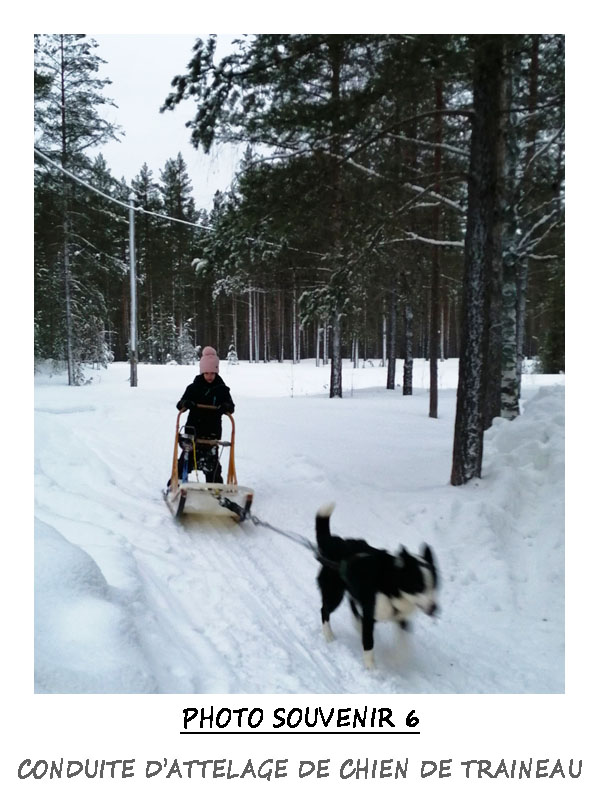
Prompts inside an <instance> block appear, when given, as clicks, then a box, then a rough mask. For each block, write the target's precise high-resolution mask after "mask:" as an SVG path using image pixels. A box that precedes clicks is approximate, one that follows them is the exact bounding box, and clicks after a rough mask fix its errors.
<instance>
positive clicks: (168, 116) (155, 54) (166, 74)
mask: <svg viewBox="0 0 600 800" xmlns="http://www.w3.org/2000/svg"><path fill="white" fill-rule="evenodd" d="M89 36H90V38H92V39H95V40H96V41H97V42H98V48H97V49H96V54H97V55H98V56H100V58H102V59H104V61H106V62H107V63H106V64H105V65H104V67H103V71H102V73H101V76H102V77H107V78H110V80H111V81H112V84H111V85H110V86H107V87H106V89H105V92H104V93H105V95H106V96H107V97H109V98H111V99H112V100H114V102H115V103H116V104H117V106H118V108H116V109H115V108H110V110H109V111H108V113H106V114H104V112H103V115H105V116H106V118H107V119H109V120H110V121H111V122H115V123H116V124H118V125H120V126H121V127H122V128H123V129H124V132H125V135H124V136H123V137H122V138H121V140H120V141H119V142H112V143H110V144H108V145H103V146H102V148H101V152H102V154H103V155H104V157H105V158H106V161H107V163H108V166H109V167H110V170H111V172H112V174H113V175H114V176H115V177H116V178H121V177H124V178H125V179H126V181H127V182H130V181H131V179H132V178H134V177H135V176H136V175H137V174H138V173H139V171H140V169H141V167H142V165H143V164H144V162H146V163H147V164H148V166H149V167H150V169H151V170H152V172H153V176H154V178H155V179H156V180H159V179H160V171H161V170H162V169H163V168H164V166H165V162H166V161H167V159H168V158H175V157H176V156H177V153H179V152H181V154H182V155H183V158H184V160H185V162H186V164H187V167H188V173H189V176H190V178H191V181H192V184H193V188H194V197H195V200H196V202H197V205H198V207H202V208H210V207H211V206H212V198H213V195H214V193H215V191H216V190H217V189H226V188H227V187H228V186H229V184H230V182H231V180H232V178H233V175H234V172H235V167H236V163H237V154H238V152H241V151H242V149H243V148H231V147H225V146H216V147H214V148H213V150H211V153H210V154H209V155H208V156H207V155H204V153H203V152H202V151H201V150H200V151H198V150H195V149H194V148H193V147H192V145H191V144H190V131H189V129H187V128H186V127H185V123H186V121H187V120H189V119H191V118H192V117H193V115H194V104H193V103H192V102H186V103H183V104H181V105H180V106H178V107H177V108H176V110H175V111H165V112H164V113H163V114H161V113H160V111H159V109H160V107H161V105H162V103H163V102H164V100H165V98H166V96H167V95H168V94H169V92H170V91H171V80H172V79H173V78H174V77H175V75H181V74H183V73H185V72H187V64H188V62H189V61H190V59H191V57H192V48H193V45H194V42H195V41H196V39H197V38H202V39H204V38H206V37H207V34H196V35H187V34H165V35H162V34H89ZM232 38H234V35H231V34H219V37H218V41H219V42H222V43H223V44H222V46H223V51H225V50H226V49H227V48H228V47H229V46H230V42H231V39H232Z"/></svg>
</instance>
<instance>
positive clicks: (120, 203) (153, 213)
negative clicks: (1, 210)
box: [33, 147, 214, 231]
mask: <svg viewBox="0 0 600 800" xmlns="http://www.w3.org/2000/svg"><path fill="white" fill-rule="evenodd" d="M33 150H34V152H35V154H36V155H38V156H39V157H40V158H43V159H44V161H47V162H48V164H50V165H51V166H53V167H55V168H56V169H58V170H60V171H61V172H64V174H65V175H68V177H69V178H72V179H73V180H74V181H77V183H80V184H81V185H82V186H85V187H86V189H89V190H90V191H91V192H96V194H99V195H100V196H101V197H104V198H105V199H106V200H111V201H112V202H113V203H116V204H117V205H118V206H122V207H123V208H126V209H127V211H129V210H130V205H129V203H124V202H123V201H122V200H117V199H116V197H111V196H110V195H109V194H106V193H105V192H101V191H100V189H96V187H95V186H92V185H91V184H90V183H87V182H86V181H84V180H82V179H81V178H78V177H77V175H73V173H72V172H69V170H68V169H65V168H64V167H61V165H60V164H57V163H56V162H55V161H53V160H52V159H51V158H48V156H47V155H45V154H44V153H42V152H41V151H40V150H38V149H37V147H34V148H33ZM134 211H139V212H140V213H141V214H149V215H150V216H152V217H160V218H161V219H168V220H170V221H171V222H181V223H182V224H183V225H191V226H192V227H194V228H202V229H203V230H206V231H213V230H214V227H213V226H212V225H201V224H200V223H199V222H189V221H188V220H186V219H178V218H177V217H169V216H168V215H167V214H159V213H158V212H156V211H147V210H146V209H145V208H142V207H141V206H137V207H134Z"/></svg>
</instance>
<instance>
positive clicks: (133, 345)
mask: <svg viewBox="0 0 600 800" xmlns="http://www.w3.org/2000/svg"><path fill="white" fill-rule="evenodd" d="M134 202H135V195H134V193H133V192H131V194H130V195H129V279H130V288H131V302H130V304H129V314H130V324H131V327H130V337H129V364H130V369H129V385H130V386H137V331H136V324H135V323H136V317H137V286H136V277H135V209H134V207H133V204H134Z"/></svg>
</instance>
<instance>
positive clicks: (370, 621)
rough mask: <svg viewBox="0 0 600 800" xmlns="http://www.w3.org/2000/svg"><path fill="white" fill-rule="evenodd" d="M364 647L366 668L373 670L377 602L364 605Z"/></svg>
mask: <svg viewBox="0 0 600 800" xmlns="http://www.w3.org/2000/svg"><path fill="white" fill-rule="evenodd" d="M362 612H363V613H362V645H363V656H364V659H365V667H366V668H367V669H373V667H374V666H375V658H374V656H373V633H374V629H375V601H374V600H373V601H372V602H371V601H369V602H368V603H366V604H365V603H363V604H362Z"/></svg>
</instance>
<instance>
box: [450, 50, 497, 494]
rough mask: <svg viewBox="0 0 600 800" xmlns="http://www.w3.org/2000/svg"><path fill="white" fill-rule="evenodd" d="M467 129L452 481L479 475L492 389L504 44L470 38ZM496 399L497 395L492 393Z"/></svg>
mask: <svg viewBox="0 0 600 800" xmlns="http://www.w3.org/2000/svg"><path fill="white" fill-rule="evenodd" d="M473 48H474V62H475V63H474V75H473V129H472V134H471V160H470V168H469V207H468V216H467V233H466V241H465V275H464V284H463V324H462V343H461V353H460V364H459V377H458V391H457V400H456V422H455V427H454V450H453V456H452V474H451V479H450V480H451V483H452V484H453V485H454V486H457V485H461V484H463V483H466V482H467V481H469V480H471V479H472V478H474V477H480V476H481V464H482V459H483V432H484V429H485V421H486V412H487V411H488V407H487V402H489V395H490V392H491V391H494V390H495V389H496V386H497V381H496V377H497V376H496V375H495V374H494V370H495V368H496V366H497V360H496V354H495V353H494V352H493V346H494V341H493V340H492V339H491V337H490V329H491V328H492V327H494V326H495V325H498V324H499V321H500V320H499V319H498V318H495V317H494V316H493V314H494V313H496V312H497V306H498V303H497V296H496V295H497V292H498V289H499V284H498V280H497V269H498V256H499V237H498V235H499V200H500V197H501V195H500V185H499V182H500V177H501V165H500V161H499V159H500V155H501V147H500V135H499V128H498V120H499V119H500V108H501V90H502V63H503V42H502V39H501V37H497V36H491V37H488V36H483V35H480V36H474V37H473ZM498 398H499V391H498Z"/></svg>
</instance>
